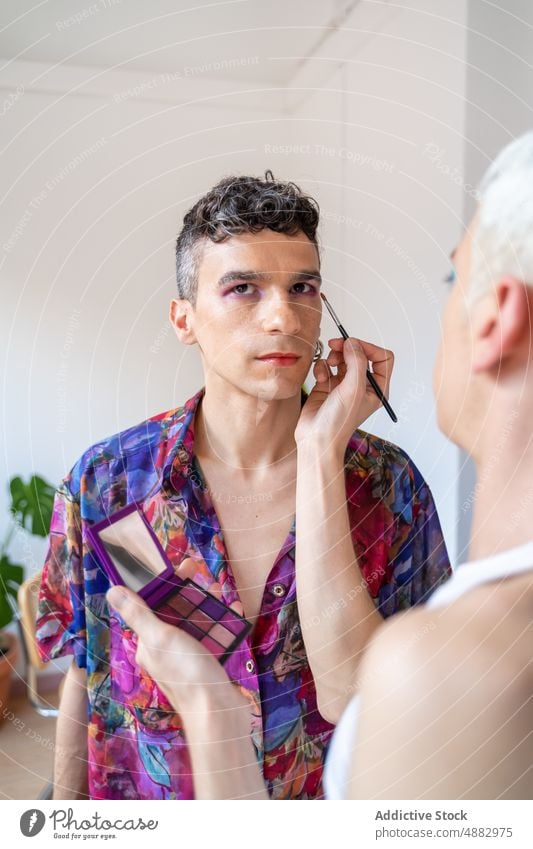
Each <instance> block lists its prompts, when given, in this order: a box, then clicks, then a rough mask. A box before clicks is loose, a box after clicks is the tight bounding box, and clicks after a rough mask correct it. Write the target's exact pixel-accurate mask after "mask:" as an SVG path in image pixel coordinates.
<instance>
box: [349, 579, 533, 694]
mask: <svg viewBox="0 0 533 849" xmlns="http://www.w3.org/2000/svg"><path fill="white" fill-rule="evenodd" d="M532 631H533V570H531V571H529V572H527V573H525V574H522V575H519V576H516V577H513V578H508V579H506V580H504V581H500V582H492V583H487V584H484V585H481V586H479V587H476V588H475V589H473V590H471V591H470V592H468V593H467V594H465V595H464V596H461V598H459V599H457V600H456V601H454V602H453V603H451V604H449V605H447V606H445V607H438V608H434V609H431V608H427V607H424V606H421V607H420V608H418V609H411V610H409V611H406V612H404V613H401V614H398V615H396V616H393V617H391V618H390V619H389V620H387V622H386V623H384V625H383V626H382V627H381V628H380V629H379V630H378V632H377V633H376V635H375V637H374V639H373V640H372V642H371V644H370V646H369V648H368V651H367V653H366V654H365V658H364V661H363V668H362V670H361V674H362V677H363V679H364V675H365V667H366V673H367V674H368V672H369V670H375V669H376V668H377V669H380V670H381V672H382V673H384V674H383V676H379V677H377V678H376V680H379V679H381V681H382V682H383V685H384V686H386V685H385V680H387V682H388V686H390V685H391V684H392V683H394V682H396V683H397V684H398V685H399V686H401V683H402V682H405V681H407V680H410V681H411V685H412V684H413V683H414V679H415V678H416V679H419V683H420V684H421V685H422V686H424V687H427V686H431V685H432V684H436V683H437V682H438V681H440V680H442V678H443V676H448V677H449V682H450V684H453V683H454V682H455V684H456V685H457V686H458V687H461V686H463V685H464V683H465V681H467V680H468V678H469V676H471V675H472V673H473V671H475V675H476V678H477V680H480V678H481V677H482V675H483V671H486V672H487V673H488V671H489V670H490V686H491V687H493V688H495V689H497V688H498V687H501V686H505V685H508V684H509V683H510V682H513V686H515V687H520V688H524V687H525V688H526V689H528V690H531V689H532V687H533V664H532V663H531V660H532V655H533V652H532V649H531V646H532Z"/></svg>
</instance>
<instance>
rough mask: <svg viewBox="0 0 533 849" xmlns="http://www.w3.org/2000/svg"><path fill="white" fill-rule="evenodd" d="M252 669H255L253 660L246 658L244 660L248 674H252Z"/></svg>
mask: <svg viewBox="0 0 533 849" xmlns="http://www.w3.org/2000/svg"><path fill="white" fill-rule="evenodd" d="M254 669H255V664H254V662H253V660H247V661H246V671H247V672H249V673H250V674H252V672H253V671H254Z"/></svg>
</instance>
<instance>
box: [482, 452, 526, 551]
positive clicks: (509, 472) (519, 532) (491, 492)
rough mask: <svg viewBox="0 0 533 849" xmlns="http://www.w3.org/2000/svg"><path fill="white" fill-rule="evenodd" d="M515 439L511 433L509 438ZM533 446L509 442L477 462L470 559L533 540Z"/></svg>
mask: <svg viewBox="0 0 533 849" xmlns="http://www.w3.org/2000/svg"><path fill="white" fill-rule="evenodd" d="M511 441H512V437H511V438H510V440H509V442H511ZM532 470H533V450H532V446H531V444H529V445H525V446H522V450H519V447H518V445H517V444H514V447H510V446H506V447H505V448H503V449H502V451H501V452H500V455H499V456H496V454H495V452H493V454H492V456H490V457H487V459H486V461H484V462H479V463H478V464H477V484H476V500H475V506H474V516H473V520H472V530H471V534H470V550H469V554H468V559H469V560H478V559H480V558H483V557H490V556H491V555H493V554H498V553H499V552H501V551H505V550H507V549H509V548H514V547H515V546H518V545H522V544H523V543H526V542H529V541H531V540H533V530H532V529H533V475H532Z"/></svg>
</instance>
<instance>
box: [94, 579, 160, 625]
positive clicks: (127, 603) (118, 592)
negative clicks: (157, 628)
mask: <svg viewBox="0 0 533 849" xmlns="http://www.w3.org/2000/svg"><path fill="white" fill-rule="evenodd" d="M106 599H107V601H108V602H109V604H110V605H111V606H112V607H114V608H115V610H118V612H119V613H120V615H121V616H122V618H123V619H124V621H125V622H126V624H127V625H129V627H130V628H132V629H133V630H134V631H135V633H136V634H138V636H139V637H143V636H145V635H146V634H149V633H150V632H152V635H153V628H154V619H156V620H157V616H156V615H155V613H152V611H151V610H150V608H149V607H148V605H147V604H146V602H145V600H144V599H143V598H141V596H140V595H138V594H137V593H134V592H133V590H130V589H128V587H122V586H120V587H119V586H114V587H111V588H110V589H109V590H108V591H107V593H106ZM157 621H159V620H157Z"/></svg>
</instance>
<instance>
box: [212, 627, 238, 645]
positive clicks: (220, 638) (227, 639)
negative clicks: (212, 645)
mask: <svg viewBox="0 0 533 849" xmlns="http://www.w3.org/2000/svg"><path fill="white" fill-rule="evenodd" d="M209 636H210V637H213V639H215V640H216V641H217V642H218V643H221V645H223V646H224V648H225V649H227V648H228V646H229V645H231V643H232V642H233V640H234V639H235V637H234V636H233V634H232V633H231V632H230V631H228V629H227V628H224V626H223V625H220V624H219V623H217V624H216V625H213V627H212V628H211V630H210V631H209Z"/></svg>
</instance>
